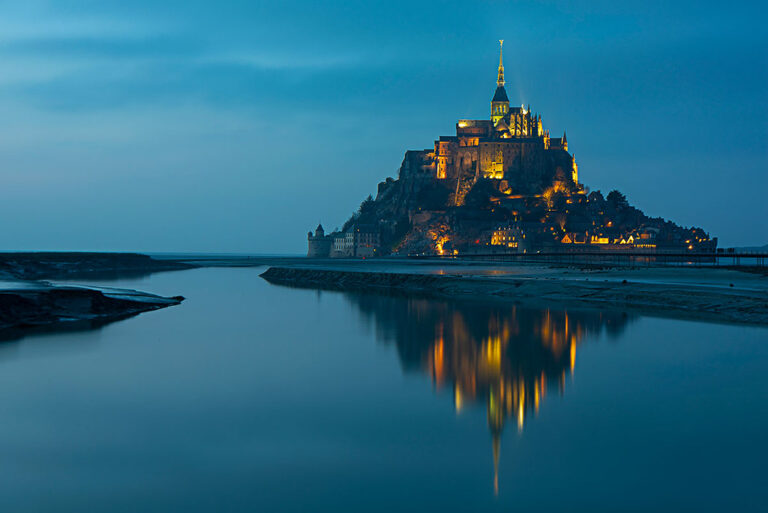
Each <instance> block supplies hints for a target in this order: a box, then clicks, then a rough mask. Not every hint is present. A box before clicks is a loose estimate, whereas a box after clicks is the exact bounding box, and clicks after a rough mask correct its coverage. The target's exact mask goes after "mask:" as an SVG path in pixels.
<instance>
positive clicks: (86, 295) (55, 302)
mask: <svg viewBox="0 0 768 513" xmlns="http://www.w3.org/2000/svg"><path fill="white" fill-rule="evenodd" d="M6 286H8V285H6ZM183 300H184V298H183V297H181V296H175V297H163V296H157V295H155V294H148V293H146V292H139V291H136V290H128V289H95V288H88V287H76V286H57V285H52V284H50V283H44V282H20V283H19V286H18V287H17V288H4V289H3V290H0V341H4V340H12V339H16V338H21V337H23V336H24V335H25V334H26V330H29V329H35V328H44V329H46V330H53V329H56V328H59V327H60V328H62V329H68V328H70V327H80V328H84V329H88V328H94V327H98V326H102V325H104V324H107V323H109V322H113V321H117V320H121V319H126V318H128V317H133V316H134V315H138V314H140V313H144V312H150V311H153V310H159V309H161V308H166V307H169V306H176V305H179V304H181V302H182V301H183Z"/></svg>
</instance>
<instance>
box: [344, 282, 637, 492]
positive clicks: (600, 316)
mask: <svg viewBox="0 0 768 513" xmlns="http://www.w3.org/2000/svg"><path fill="white" fill-rule="evenodd" d="M349 297H350V299H351V298H354V301H356V302H357V303H358V306H359V307H360V309H361V310H362V311H363V312H365V313H366V314H370V315H372V316H373V318H374V319H375V320H376V322H377V324H378V325H379V329H380V332H381V333H382V334H385V335H384V338H385V340H387V341H391V342H394V343H395V344H396V345H397V351H398V355H399V356H400V359H401V364H402V365H403V367H404V369H406V370H416V371H421V372H424V373H425V374H427V375H429V376H430V377H431V379H432V381H433V383H434V386H435V388H436V389H437V390H440V389H441V388H443V387H444V386H446V385H449V384H452V385H453V387H452V388H453V405H454V408H455V411H456V413H459V412H466V411H471V409H472V407H474V408H476V407H478V406H483V407H484V408H485V409H486V413H487V420H488V428H489V430H490V433H491V439H492V443H493V457H494V477H493V485H494V490H495V491H496V492H498V486H499V475H498V471H499V455H500V452H499V451H500V446H501V445H500V444H501V435H502V432H503V431H504V425H505V423H506V420H507V419H514V420H513V422H514V423H515V424H516V426H517V431H518V433H522V432H523V430H524V428H525V429H529V428H528V427H526V423H527V422H528V420H529V415H530V414H534V415H539V421H543V420H544V418H545V417H544V415H545V414H544V411H545V410H542V408H543V407H544V405H545V403H546V397H547V388H548V385H549V384H556V385H557V387H558V390H559V391H560V393H561V394H563V393H564V392H565V385H566V376H568V375H570V376H573V372H574V369H575V365H576V354H577V352H578V348H579V346H580V345H581V344H582V343H583V342H584V340H586V339H587V338H588V336H589V335H595V334H597V333H599V332H600V331H602V330H604V329H608V330H609V331H610V333H616V332H617V330H620V329H622V328H623V326H624V325H626V323H627V321H628V319H629V318H628V317H627V316H626V315H624V314H620V313H618V314H606V313H605V312H576V311H572V312H565V311H558V310H551V309H546V310H540V309H530V308H522V307H519V306H515V305H498V304H496V305H491V306H488V305H486V304H474V303H454V302H450V301H438V300H434V299H414V298H408V299H403V298H394V297H388V296H375V295H350V296H349ZM540 411H541V413H540Z"/></svg>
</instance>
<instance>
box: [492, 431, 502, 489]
mask: <svg viewBox="0 0 768 513" xmlns="http://www.w3.org/2000/svg"><path fill="white" fill-rule="evenodd" d="M500 447H501V436H499V433H494V434H493V493H494V494H495V495H498V494H499V448H500Z"/></svg>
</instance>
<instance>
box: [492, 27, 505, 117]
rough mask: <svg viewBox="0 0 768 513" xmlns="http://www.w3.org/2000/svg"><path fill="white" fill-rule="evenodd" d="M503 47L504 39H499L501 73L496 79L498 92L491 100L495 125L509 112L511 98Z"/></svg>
mask: <svg viewBox="0 0 768 513" xmlns="http://www.w3.org/2000/svg"><path fill="white" fill-rule="evenodd" d="M503 47H504V40H503V39H499V75H498V78H497V79H496V92H495V93H494V95H493V99H492V100H491V122H493V125H494V126H496V123H498V122H499V120H500V119H501V118H503V117H504V116H505V115H506V114H507V112H509V98H507V90H506V89H504V64H503V61H502V49H503Z"/></svg>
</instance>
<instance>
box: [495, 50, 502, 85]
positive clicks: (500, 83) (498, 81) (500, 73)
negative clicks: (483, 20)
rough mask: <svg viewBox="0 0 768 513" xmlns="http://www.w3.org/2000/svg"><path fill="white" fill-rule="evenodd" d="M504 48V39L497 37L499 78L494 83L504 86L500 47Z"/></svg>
mask: <svg viewBox="0 0 768 513" xmlns="http://www.w3.org/2000/svg"><path fill="white" fill-rule="evenodd" d="M503 48H504V40H503V39H499V78H498V79H496V85H497V86H499V87H504V64H503V63H502V60H501V57H502V49H503Z"/></svg>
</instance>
